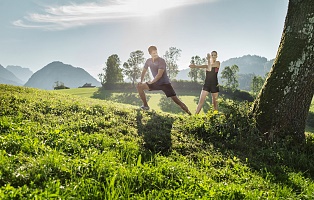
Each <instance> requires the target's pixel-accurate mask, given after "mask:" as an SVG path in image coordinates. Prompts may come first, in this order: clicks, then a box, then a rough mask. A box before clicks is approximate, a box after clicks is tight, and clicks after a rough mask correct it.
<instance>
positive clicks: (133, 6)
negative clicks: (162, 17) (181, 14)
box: [129, 0, 179, 16]
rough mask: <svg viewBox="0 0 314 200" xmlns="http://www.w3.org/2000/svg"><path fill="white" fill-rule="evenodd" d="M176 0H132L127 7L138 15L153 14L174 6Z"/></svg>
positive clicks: (176, 3)
mask: <svg viewBox="0 0 314 200" xmlns="http://www.w3.org/2000/svg"><path fill="white" fill-rule="evenodd" d="M178 2H179V1H176V0H172V1H171V0H170V1H169V0H132V1H130V4H129V8H130V10H131V12H134V13H136V14H137V15H139V16H153V15H157V14H160V13H161V12H162V11H164V10H167V9H170V8H173V7H176V6H177V5H178V4H179V3H178Z"/></svg>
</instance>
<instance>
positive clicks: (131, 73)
mask: <svg viewBox="0 0 314 200" xmlns="http://www.w3.org/2000/svg"><path fill="white" fill-rule="evenodd" d="M143 64H144V52H143V51H141V50H137V51H133V52H131V53H130V58H129V59H128V60H127V62H125V63H124V64H123V68H124V73H125V75H126V76H127V77H128V78H129V79H130V80H131V81H132V84H133V86H134V82H135V81H136V80H137V79H138V78H140V77H141V67H140V66H141V65H143Z"/></svg>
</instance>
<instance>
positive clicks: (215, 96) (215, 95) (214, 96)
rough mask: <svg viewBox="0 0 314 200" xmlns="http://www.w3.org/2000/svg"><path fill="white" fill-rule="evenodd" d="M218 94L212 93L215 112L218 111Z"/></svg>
mask: <svg viewBox="0 0 314 200" xmlns="http://www.w3.org/2000/svg"><path fill="white" fill-rule="evenodd" d="M217 100H218V92H216V93H212V101H213V106H214V110H217V111H218V101H217Z"/></svg>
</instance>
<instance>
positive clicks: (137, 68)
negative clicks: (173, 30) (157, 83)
mask: <svg viewBox="0 0 314 200" xmlns="http://www.w3.org/2000/svg"><path fill="white" fill-rule="evenodd" d="M180 56H181V49H177V48H176V47H170V48H169V50H167V51H166V53H165V55H164V56H163V58H164V59H165V61H166V64H167V73H168V76H169V78H170V79H173V78H174V77H176V75H177V74H178V73H179V70H178V64H177V61H178V59H179V57H180ZM144 62H145V58H144V52H143V51H141V50H137V51H133V52H131V53H130V58H129V59H128V60H127V61H126V62H124V63H123V65H122V67H121V61H120V58H119V56H118V55H117V54H113V55H111V56H109V57H108V59H107V62H106V66H105V67H104V68H103V73H100V74H99V75H98V76H99V79H100V81H101V84H102V85H103V86H104V85H106V84H115V83H121V82H123V77H124V75H125V76H126V77H127V78H128V79H130V80H131V82H132V84H133V85H134V83H135V82H136V81H137V80H138V79H139V78H140V76H141V72H142V68H143V66H144ZM144 80H145V81H148V80H150V73H146V76H145V78H144Z"/></svg>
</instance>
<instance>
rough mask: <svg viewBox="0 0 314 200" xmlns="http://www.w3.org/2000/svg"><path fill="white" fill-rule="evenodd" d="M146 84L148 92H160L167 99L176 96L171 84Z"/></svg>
mask: <svg viewBox="0 0 314 200" xmlns="http://www.w3.org/2000/svg"><path fill="white" fill-rule="evenodd" d="M146 84H147V85H148V87H149V91H152V90H162V91H163V92H164V93H165V94H166V96H167V97H173V96H176V92H175V91H174V89H173V87H172V85H171V83H169V84H162V85H158V84H156V83H153V84H149V83H147V82H146Z"/></svg>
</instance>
